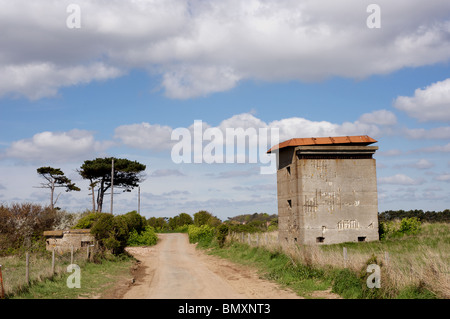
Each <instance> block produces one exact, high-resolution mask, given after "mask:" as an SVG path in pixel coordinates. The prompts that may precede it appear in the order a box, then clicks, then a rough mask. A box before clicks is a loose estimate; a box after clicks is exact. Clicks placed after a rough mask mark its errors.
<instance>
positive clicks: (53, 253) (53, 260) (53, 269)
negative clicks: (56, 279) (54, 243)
mask: <svg viewBox="0 0 450 319" xmlns="http://www.w3.org/2000/svg"><path fill="white" fill-rule="evenodd" d="M54 274H55V247H53V251H52V276H53V275H54Z"/></svg>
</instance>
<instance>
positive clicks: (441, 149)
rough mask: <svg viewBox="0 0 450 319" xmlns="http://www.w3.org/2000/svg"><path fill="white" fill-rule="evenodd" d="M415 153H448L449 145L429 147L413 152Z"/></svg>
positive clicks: (449, 150)
mask: <svg viewBox="0 0 450 319" xmlns="http://www.w3.org/2000/svg"><path fill="white" fill-rule="evenodd" d="M415 152H424V153H433V152H437V153H448V152H450V143H448V144H445V145H433V146H429V147H423V148H420V149H417V150H415Z"/></svg>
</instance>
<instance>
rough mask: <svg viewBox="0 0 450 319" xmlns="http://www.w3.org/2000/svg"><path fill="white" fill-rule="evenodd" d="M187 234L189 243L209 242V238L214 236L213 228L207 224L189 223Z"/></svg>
mask: <svg viewBox="0 0 450 319" xmlns="http://www.w3.org/2000/svg"><path fill="white" fill-rule="evenodd" d="M188 235H189V242H190V243H191V244H195V243H201V244H206V243H210V242H211V240H212V239H213V238H214V228H213V227H211V226H208V225H202V226H195V225H189V226H188Z"/></svg>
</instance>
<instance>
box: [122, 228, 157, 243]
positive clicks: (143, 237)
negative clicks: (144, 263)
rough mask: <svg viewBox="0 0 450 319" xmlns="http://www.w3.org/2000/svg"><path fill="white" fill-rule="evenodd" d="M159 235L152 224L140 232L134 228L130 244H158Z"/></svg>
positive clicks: (129, 239) (129, 240)
mask: <svg viewBox="0 0 450 319" xmlns="http://www.w3.org/2000/svg"><path fill="white" fill-rule="evenodd" d="M157 241H158V236H157V235H156V233H155V229H154V228H153V227H151V226H147V227H145V230H144V231H143V232H141V233H138V231H137V230H135V229H134V230H133V231H132V232H131V233H130V236H129V237H128V246H152V245H156V243H157Z"/></svg>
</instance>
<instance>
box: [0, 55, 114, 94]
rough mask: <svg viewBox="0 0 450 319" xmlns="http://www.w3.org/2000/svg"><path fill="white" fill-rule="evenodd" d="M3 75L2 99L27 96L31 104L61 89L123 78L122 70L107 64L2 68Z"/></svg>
mask: <svg viewBox="0 0 450 319" xmlns="http://www.w3.org/2000/svg"><path fill="white" fill-rule="evenodd" d="M0 73H1V74H2V76H1V77H0V97H1V96H3V95H6V94H9V95H12V96H17V95H24V96H26V97H28V98H29V99H31V100H36V99H40V98H42V97H51V96H55V95H57V93H58V89H59V88H61V87H68V86H72V85H78V84H86V83H89V82H91V81H97V80H107V79H111V78H115V77H117V76H119V75H121V71H120V70H119V69H117V68H115V67H111V66H107V65H105V64H104V63H94V64H91V65H87V66H84V65H76V66H68V67H58V66H56V65H55V64H53V63H49V62H39V63H37V62H36V63H27V64H14V65H3V66H2V65H0Z"/></svg>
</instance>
